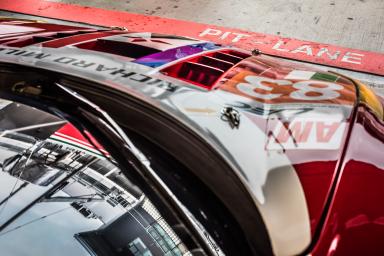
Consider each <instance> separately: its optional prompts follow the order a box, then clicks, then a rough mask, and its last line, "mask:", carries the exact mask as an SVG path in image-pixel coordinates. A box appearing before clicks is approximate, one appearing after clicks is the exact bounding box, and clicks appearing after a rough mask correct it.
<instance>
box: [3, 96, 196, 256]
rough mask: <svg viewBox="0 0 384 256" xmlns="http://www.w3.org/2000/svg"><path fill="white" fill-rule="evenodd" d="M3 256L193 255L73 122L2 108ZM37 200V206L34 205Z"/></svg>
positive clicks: (22, 109) (18, 107) (10, 106)
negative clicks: (21, 212)
mask: <svg viewBox="0 0 384 256" xmlns="http://www.w3.org/2000/svg"><path fill="white" fill-rule="evenodd" d="M0 103H1V104H0V105H1V106H0V108H1V110H0V131H1V133H0V165H1V171H0V225H4V224H6V223H8V222H9V221H10V220H11V219H12V218H13V217H14V216H15V215H16V214H18V213H19V212H20V211H22V210H23V209H27V210H26V211H25V212H23V214H21V215H20V216H18V217H17V218H15V219H14V221H12V222H11V223H10V224H9V225H7V226H5V227H4V228H3V229H2V231H1V232H0V248H1V250H2V253H4V254H5V255H145V256H149V255H192V254H191V253H190V252H189V251H188V249H187V248H186V246H185V245H184V244H183V242H182V241H181V239H180V238H179V237H178V236H177V235H176V233H175V232H174V231H173V229H172V228H171V226H170V225H168V223H167V222H166V221H165V220H164V218H163V217H162V216H161V215H160V213H159V211H158V210H157V209H156V208H155V207H154V206H153V204H152V203H151V202H150V201H149V200H148V198H147V197H146V196H145V195H144V194H143V193H142V192H141V191H140V189H139V188H138V187H137V186H135V185H134V184H132V182H130V181H129V180H128V179H127V178H126V176H124V175H123V174H122V172H121V170H120V169H119V168H118V167H117V166H116V165H115V164H114V163H113V161H110V160H109V159H106V158H105V157H104V154H103V153H105V152H102V151H104V149H102V148H101V147H100V148H99V147H98V146H96V147H95V146H93V145H91V143H90V142H89V141H88V140H86V139H85V138H84V137H83V136H82V134H81V133H80V132H79V131H77V130H76V129H75V128H74V127H73V126H72V125H71V124H69V123H67V122H65V121H63V120H60V119H58V118H57V117H54V116H51V115H49V114H47V113H45V112H42V111H40V110H36V109H34V108H31V107H27V106H25V105H22V104H18V103H14V102H8V101H2V102H0ZM34 201H36V202H35V203H34V204H33V205H31V207H29V205H30V204H31V202H34Z"/></svg>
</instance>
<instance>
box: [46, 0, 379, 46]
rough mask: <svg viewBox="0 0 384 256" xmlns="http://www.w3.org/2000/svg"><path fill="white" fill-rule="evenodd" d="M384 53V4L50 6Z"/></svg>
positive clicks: (174, 0) (211, 1) (248, 0)
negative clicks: (148, 17)
mask: <svg viewBox="0 0 384 256" xmlns="http://www.w3.org/2000/svg"><path fill="white" fill-rule="evenodd" d="M50 1H55V2H62V3H71V4H78V5H84V6H93V7H99V8H103V9H111V10H119V11H128V12H133V13H140V14H146V15H155V16H161V17H167V18H175V19H181V20H189V21H195V22H201V23H208V24H214V25H220V26H226V27H233V28H239V29H245V30H249V31H254V32H262V33H268V34H277V35H281V36H284V37H293V38H297V39H303V40H309V41H315V42H320V43H328V44H334V45H339V46H344V47H350V48H355V49H361V50H369V51H376V52H384V17H383V16H384V1H383V0H274V1H272V0H242V1H238V0H124V1H111V0H110V1H105V0H50Z"/></svg>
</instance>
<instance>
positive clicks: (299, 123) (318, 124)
mask: <svg viewBox="0 0 384 256" xmlns="http://www.w3.org/2000/svg"><path fill="white" fill-rule="evenodd" d="M345 128H346V123H345V122H340V121H337V120H326V119H324V118H322V119H316V118H295V119H294V120H292V121H290V122H282V121H278V122H277V123H276V125H275V126H274V128H272V129H271V130H270V131H268V134H267V135H268V136H267V142H266V149H267V150H291V149H300V150H301V149H327V150H333V149H339V147H340V144H341V140H342V138H343V133H344V130H345Z"/></svg>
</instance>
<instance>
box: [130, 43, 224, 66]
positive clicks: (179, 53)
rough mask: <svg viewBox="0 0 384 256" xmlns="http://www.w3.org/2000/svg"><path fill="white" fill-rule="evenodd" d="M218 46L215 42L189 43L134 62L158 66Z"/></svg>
mask: <svg viewBox="0 0 384 256" xmlns="http://www.w3.org/2000/svg"><path fill="white" fill-rule="evenodd" d="M218 48H220V46H218V45H215V44H213V43H203V44H194V45H187V46H182V47H177V48H173V49H169V50H166V51H163V52H159V53H154V54H151V55H148V56H145V57H142V58H139V59H136V60H134V61H132V62H134V63H138V64H142V65H145V66H149V67H152V68H157V67H159V66H162V65H164V64H167V63H169V62H172V61H175V60H179V59H182V58H185V57H188V56H190V55H193V54H197V53H200V52H203V51H208V50H214V49H218Z"/></svg>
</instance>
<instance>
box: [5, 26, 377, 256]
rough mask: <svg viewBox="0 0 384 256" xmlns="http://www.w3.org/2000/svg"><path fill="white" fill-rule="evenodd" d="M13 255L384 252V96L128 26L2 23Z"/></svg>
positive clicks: (321, 74) (290, 66)
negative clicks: (91, 26)
mask: <svg viewBox="0 0 384 256" xmlns="http://www.w3.org/2000/svg"><path fill="white" fill-rule="evenodd" d="M0 98H1V100H0V131H1V133H0V134H1V136H0V166H1V170H0V252H1V255H39V256H40V255H103V256H104V255H116V256H120V255H135V256H137V255H144V256H149V255H167V256H168V255H382V254H383V253H384V245H383V243H382V242H381V238H382V237H383V236H384V206H382V205H381V204H380V202H381V199H382V198H383V196H384V161H383V159H384V158H383V156H382V152H384V144H383V141H384V123H383V117H384V113H383V99H382V98H381V97H380V96H379V95H377V94H375V92H374V91H372V90H371V89H370V88H369V87H367V86H366V85H364V84H363V83H361V82H359V81H357V80H354V79H351V78H348V77H346V76H344V75H342V74H338V73H334V72H331V71H327V70H325V69H316V68H313V67H312V66H311V67H309V66H306V65H304V64H298V63H293V62H290V61H287V60H283V59H279V58H275V57H270V56H266V55H264V54H262V53H260V52H259V51H257V50H255V51H252V52H249V51H245V50H241V49H237V48H233V47H226V46H222V45H219V44H215V43H211V42H207V41H201V40H196V39H192V38H185V37H179V36H172V35H162V34H156V33H150V32H147V33H142V32H131V31H127V30H126V29H124V28H100V29H98V28H89V27H87V26H86V25H82V26H80V25H76V26H70V25H61V24H49V23H42V22H37V21H29V20H18V19H2V20H1V22H0Z"/></svg>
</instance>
